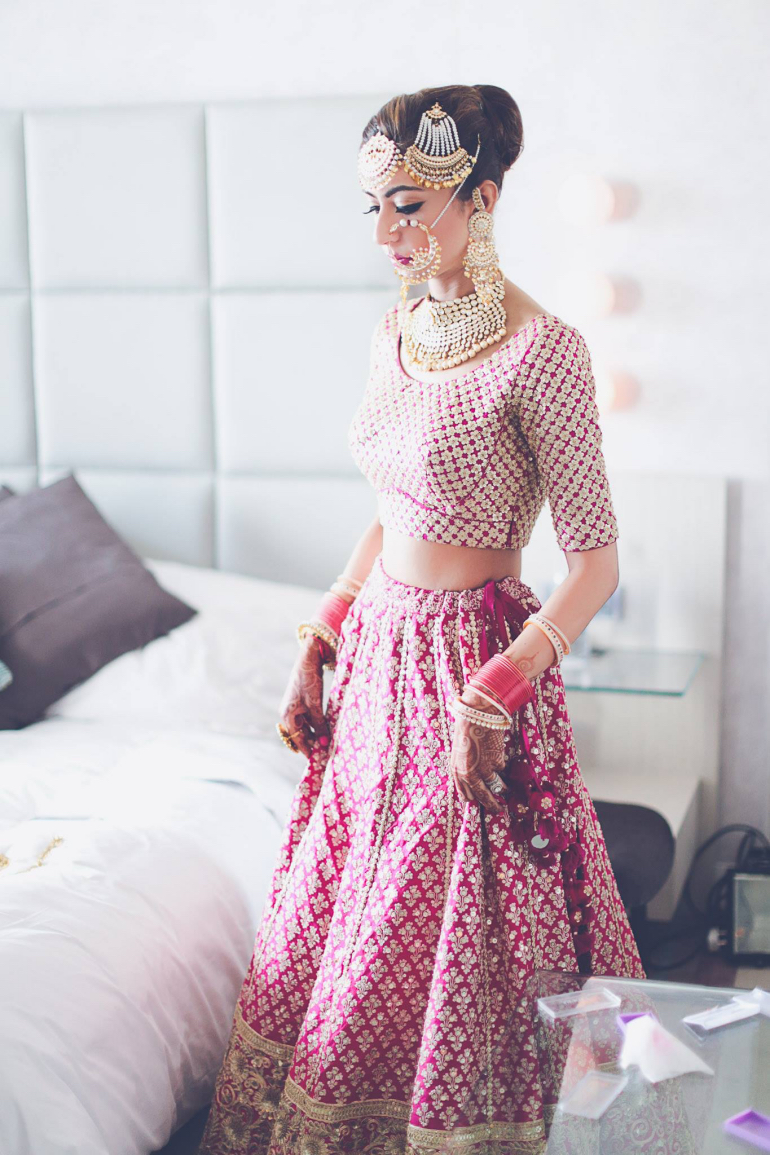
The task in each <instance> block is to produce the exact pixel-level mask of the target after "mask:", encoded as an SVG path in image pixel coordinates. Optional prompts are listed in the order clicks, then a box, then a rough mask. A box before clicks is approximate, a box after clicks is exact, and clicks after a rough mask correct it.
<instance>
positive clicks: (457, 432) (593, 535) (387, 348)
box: [348, 302, 618, 550]
mask: <svg viewBox="0 0 770 1155" xmlns="http://www.w3.org/2000/svg"><path fill="white" fill-rule="evenodd" d="M416 303H417V302H415V304H416ZM398 342H399V334H398V325H397V306H396V305H394V306H392V307H391V308H390V309H388V310H387V311H386V312H385V314H384V315H383V316H382V317H381V319H380V321H379V323H378V325H377V326H376V328H375V331H374V334H373V337H372V344H371V357H370V368H369V378H368V381H367V385H366V389H365V391H364V395H363V397H362V400H361V402H360V404H359V406H358V408H357V410H356V412H355V414H354V416H353V418H352V420H351V422H350V425H349V428H348V445H349V447H350V451H351V454H352V456H353V459H354V461H355V462H356V464H357V465H358V467H359V469H360V470H361V472H362V473H363V474H364V476H365V477H366V478H367V479H368V481H369V482H370V483H371V485H372V486H373V488H374V489H375V491H376V493H377V500H378V509H379V517H380V521H381V523H382V525H383V526H386V527H391V528H393V529H396V530H398V531H399V532H401V533H405V534H407V535H409V536H410V537H420V538H423V539H424V540H426V541H439V542H446V543H448V544H450V545H466V546H484V547H487V548H490V549H518V548H522V547H523V546H525V545H526V544H527V542H528V541H529V539H530V537H531V535H532V530H533V528H534V525H535V522H536V521H537V518H538V515H539V514H540V511H541V510H542V508H543V506H544V504H545V502H546V500H547V501H548V505H549V508H550V511H551V518H552V521H553V526H554V530H555V532H556V538H557V541H558V544H559V546H560V548H561V549H563V550H585V549H594V548H596V547H597V546H602V545H608V544H609V543H610V542H613V541H615V540H617V538H618V526H617V521H616V518H615V511H614V507H613V503H612V495H611V492H610V487H609V483H608V479H607V473H606V467H605V461H604V455H603V452H602V431H601V426H600V423H599V413H598V409H597V406H596V386H595V382H594V377H593V371H592V367H591V358H590V354H589V351H588V348H587V347H586V343H585V341H584V340H583V337H582V336H581V335H580V333H579V332H578V331H577V330H576V329H574V328H573V327H572V326H570V325H567V324H566V323H565V322H564V321H562V320H560V319H559V318H558V317H555V316H552V315H551V314H548V313H545V314H543V313H541V314H539V315H538V316H537V317H535V318H533V319H532V320H531V321H530V322H528V323H527V324H526V325H525V326H524V327H523V328H522V329H520V330H519V331H518V332H517V333H515V334H514V335H513V336H512V337H510V338H509V339H508V340H507V341H505V342H504V343H503V344H502V345H500V346H498V347H497V348H496V349H495V350H494V351H493V352H492V354H491V355H490V356H489V357H487V358H486V359H485V360H484V361H482V362H481V363H480V364H479V365H478V366H476V367H475V368H473V369H471V370H470V371H469V372H466V373H465V374H463V375H462V376H458V377H455V378H452V379H451V380H450V379H444V380H441V379H440V380H437V381H429V382H425V381H422V382H421V381H417V380H415V379H413V378H411V377H409V376H408V375H407V374H406V373H405V372H404V370H403V367H402V365H401V362H400V360H399V356H398Z"/></svg>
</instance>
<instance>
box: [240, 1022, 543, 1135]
mask: <svg viewBox="0 0 770 1155" xmlns="http://www.w3.org/2000/svg"><path fill="white" fill-rule="evenodd" d="M235 1027H236V1030H237V1032H238V1034H239V1035H240V1036H241V1038H242V1039H243V1040H244V1041H245V1042H246V1043H247V1044H249V1045H250V1046H252V1047H254V1048H255V1049H257V1050H259V1051H263V1052H264V1053H266V1054H268V1055H271V1056H273V1057H274V1058H276V1059H279V1060H282V1061H283V1062H290V1061H291V1059H292V1057H293V1054H294V1046H293V1045H292V1044H288V1043H276V1042H273V1040H272V1039H266V1038H265V1037H264V1035H260V1034H259V1032H258V1031H255V1030H254V1028H253V1027H250V1026H249V1024H248V1023H247V1022H246V1021H245V1020H244V1018H243V1014H242V1013H241V1009H240V1006H238V1007H236V1011H235ZM281 1098H282V1099H283V1100H285V1101H287V1102H289V1103H292V1104H293V1105H294V1106H295V1107H298V1108H299V1109H300V1110H301V1111H302V1113H303V1114H304V1115H305V1116H306V1117H307V1118H308V1119H311V1120H313V1122H317V1123H339V1122H343V1121H345V1120H347V1119H362V1118H366V1117H368V1116H372V1115H374V1116H383V1117H385V1118H388V1119H399V1120H401V1121H402V1122H404V1123H406V1124H407V1127H406V1135H407V1138H409V1139H411V1140H414V1141H417V1142H419V1143H420V1144H421V1145H422V1146H423V1147H425V1148H426V1149H430V1148H432V1147H439V1146H443V1145H448V1146H449V1147H455V1146H458V1147H459V1146H462V1145H463V1144H464V1143H467V1142H478V1140H479V1139H480V1138H488V1139H513V1140H516V1141H523V1142H531V1141H537V1140H542V1139H544V1138H545V1128H544V1124H543V1119H542V1118H541V1119H537V1120H535V1121H533V1122H530V1123H475V1124H473V1125H471V1126H470V1127H455V1128H453V1129H452V1130H451V1131H439V1130H433V1129H431V1128H425V1127H418V1126H417V1125H416V1124H415V1123H409V1122H408V1119H409V1115H410V1113H411V1104H410V1103H404V1102H402V1101H401V1100H399V1099H363V1100H361V1101H359V1102H357V1103H322V1102H321V1101H320V1100H319V1099H314V1098H313V1096H312V1095H309V1094H308V1093H307V1091H305V1090H304V1089H303V1088H302V1087H300V1085H299V1083H296V1082H295V1081H294V1079H292V1078H291V1076H290V1075H287V1076H286V1080H285V1083H284V1087H283V1091H282V1092H281ZM553 1109H554V1108H553V1107H552V1106H551V1105H550V1104H546V1106H545V1108H544V1113H545V1116H546V1117H547V1116H548V1115H549V1113H552V1111H553Z"/></svg>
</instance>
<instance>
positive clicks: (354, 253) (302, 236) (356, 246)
mask: <svg viewBox="0 0 770 1155" xmlns="http://www.w3.org/2000/svg"><path fill="white" fill-rule="evenodd" d="M387 99H388V97H387V96H386V95H383V96H382V97H381V98H378V97H377V96H374V97H367V98H365V99H361V98H359V97H356V98H351V97H325V98H324V97H322V98H318V97H313V98H309V97H308V98H301V99H296V100H264V101H259V102H255V103H250V104H240V105H219V106H214V107H211V108H209V109H208V110H207V124H208V155H209V194H210V212H211V263H212V276H213V284H214V286H215V287H217V288H223V287H225V286H234V287H238V288H250V287H252V286H260V287H265V288H288V287H291V288H297V287H299V286H308V287H310V286H312V287H314V288H315V287H318V288H321V287H323V288H329V289H340V288H347V289H355V288H358V287H359V286H362V285H375V286H376V285H388V284H392V283H393V281H394V276H393V271H392V269H391V267H390V265H389V264H388V263H387V262H386V261H384V260H383V259H382V255H381V254H380V253H378V252H377V250H376V249H375V246H374V245H373V244H372V243H371V234H372V229H371V222H372V220H373V216H374V214H372V216H368V217H365V216H363V215H362V213H363V209H364V207H365V202H364V196H363V194H362V192H361V188H360V186H359V184H358V178H357V176H356V161H357V156H358V146H359V142H360V140H361V132H362V130H363V127H364V125H365V124H366V122H367V121H368V120H369V117H370V116H371V114H372V111H373V110H375V109H377V108H379V107H380V105H381V104H383V103H384V102H385V101H386V100H387Z"/></svg>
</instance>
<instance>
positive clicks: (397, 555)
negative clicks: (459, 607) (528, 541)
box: [382, 526, 522, 590]
mask: <svg viewBox="0 0 770 1155" xmlns="http://www.w3.org/2000/svg"><path fill="white" fill-rule="evenodd" d="M521 552H522V551H521V550H520V549H486V548H483V547H476V546H468V545H447V544H446V543H444V542H439V541H424V540H423V539H422V538H418V537H409V536H407V534H404V533H399V532H398V530H394V529H388V528H387V527H385V526H383V530H382V568H383V569H384V570H385V573H386V574H388V575H389V576H390V577H392V578H395V579H396V581H400V582H405V583H406V584H407V585H411V586H420V588H421V589H426V590H467V589H472V588H473V587H474V586H483V585H484V583H485V582H487V581H489V579H490V578H493V579H494V580H495V581H498V580H499V579H500V578H503V577H508V576H510V577H516V578H520V577H521Z"/></svg>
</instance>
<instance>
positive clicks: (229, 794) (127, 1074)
mask: <svg viewBox="0 0 770 1155" xmlns="http://www.w3.org/2000/svg"><path fill="white" fill-rule="evenodd" d="M146 564H147V565H148V566H149V568H150V569H152V570H153V572H155V574H156V576H157V577H158V580H159V581H160V582H161V584H162V585H164V586H165V587H166V588H167V589H169V590H172V591H173V592H175V593H178V594H179V595H180V596H181V597H184V598H185V599H186V600H187V601H189V602H190V604H192V605H195V606H196V607H198V608H199V609H200V610H201V613H200V614H199V615H198V616H197V617H196V618H194V619H192V620H191V621H190V622H187V623H185V625H183V626H180V627H179V628H178V629H177V630H175V631H173V632H172V633H171V634H170V635H169V636H168V637H166V638H159V639H157V640H156V641H155V642H153V643H151V644H150V645H149V646H146V647H145V648H144V649H143V650H139V651H134V652H133V653H131V654H126V655H123V656H122V657H121V658H118V659H117V660H116V661H114V662H112V663H110V665H109V666H107V667H105V668H104V669H103V670H101V671H99V673H97V674H96V675H95V676H94V677H93V678H91V679H89V681H88V682H86V683H84V684H83V685H82V686H79V687H76V688H75V689H74V690H72V691H71V692H70V693H69V694H68V695H67V696H66V697H65V698H63V699H62V700H61V702H59V703H57V705H56V706H55V707H53V708H52V709H51V710H50V711H49V712H48V715H47V716H46V717H45V718H44V719H42V720H41V721H39V722H37V723H35V724H34V725H33V726H30V727H27V728H26V729H25V730H21V731H5V732H0V853H2V854H3V855H5V856H6V858H7V865H6V866H5V867H4V868H2V869H0V1040H2V1042H1V1044H0V1153H2V1155H53V1153H54V1152H55V1153H57V1155H61V1153H68V1155H69V1153H71V1155H106V1153H110V1155H149V1153H150V1152H153V1151H156V1150H158V1149H159V1148H161V1147H163V1146H164V1144H165V1143H166V1142H167V1141H168V1139H169V1137H170V1135H171V1134H172V1132H173V1131H174V1130H175V1129H176V1127H178V1126H180V1125H181V1124H182V1123H183V1122H185V1121H186V1120H187V1119H188V1118H190V1117H191V1116H192V1115H193V1114H194V1113H195V1112H196V1111H198V1110H199V1109H200V1108H201V1107H203V1106H205V1104H206V1103H207V1102H209V1100H210V1098H211V1093H212V1090H213V1085H214V1079H215V1077H216V1073H217V1071H218V1069H219V1065H220V1063H221V1060H222V1057H223V1054H224V1050H225V1046H226V1043H227V1038H228V1035H229V1030H230V1021H231V1017H232V1012H233V1009H234V1006H235V1002H236V999H237V997H238V992H239V990H240V985H241V982H242V980H243V977H244V975H245V973H246V969H247V967H248V963H249V960H250V957H251V950H252V946H253V940H254V933H255V930H256V926H257V921H258V918H259V915H260V914H261V911H262V908H263V905H264V901H265V897H266V891H267V885H268V882H269V879H270V873H271V871H272V868H273V865H274V861H275V856H276V854H277V851H278V846H279V843H280V838H281V833H282V830H283V826H284V823H285V820H286V817H287V815H288V811H289V806H290V803H291V798H292V794H293V791H294V789H295V786H296V783H297V782H298V781H299V778H300V776H301V774H302V773H303V771H304V768H305V765H306V763H305V760H304V758H303V757H302V756H301V755H296V754H292V753H291V752H290V751H288V750H286V749H285V747H283V746H282V745H281V743H280V741H279V739H278V737H277V735H276V733H275V721H276V718H277V709H278V703H279V701H280V696H281V694H282V692H283V689H284V685H285V682H286V678H287V676H288V672H289V669H290V664H291V661H292V660H293V657H294V654H295V652H296V638H295V635H294V627H295V624H296V622H297V621H298V620H299V619H300V617H303V616H306V615H307V614H308V613H309V612H310V610H311V609H312V607H313V606H314V604H315V602H316V600H317V597H318V592H317V591H312V590H307V589H302V588H300V587H290V586H282V585H278V584H273V583H267V582H260V581H257V580H256V579H249V578H243V577H236V576H234V575H227V574H221V573H218V572H216V571H211V570H200V569H195V568H193V567H187V566H182V565H179V564H176V563H170V562H153V561H147V563H146ZM0 861H4V860H0Z"/></svg>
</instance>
